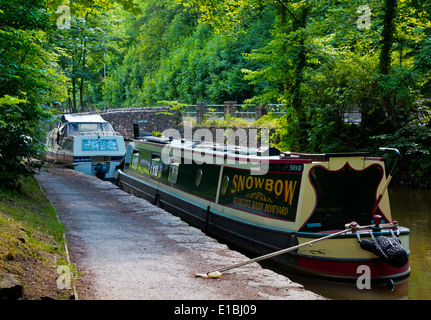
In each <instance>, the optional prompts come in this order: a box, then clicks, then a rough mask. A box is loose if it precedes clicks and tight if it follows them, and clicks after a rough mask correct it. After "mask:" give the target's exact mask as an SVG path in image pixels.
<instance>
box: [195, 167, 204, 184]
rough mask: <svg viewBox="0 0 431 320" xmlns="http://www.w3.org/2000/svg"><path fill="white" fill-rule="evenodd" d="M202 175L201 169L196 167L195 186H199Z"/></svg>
mask: <svg viewBox="0 0 431 320" xmlns="http://www.w3.org/2000/svg"><path fill="white" fill-rule="evenodd" d="M202 176H203V172H202V169H198V171H197V172H196V178H195V185H196V187H199V186H200V185H201V182H202Z"/></svg>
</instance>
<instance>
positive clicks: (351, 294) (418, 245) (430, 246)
mask: <svg viewBox="0 0 431 320" xmlns="http://www.w3.org/2000/svg"><path fill="white" fill-rule="evenodd" d="M389 197H390V201H391V209H392V219H393V220H397V221H398V223H399V225H400V226H404V227H407V228H409V229H410V275H409V276H408V277H406V278H403V279H401V280H398V281H396V282H395V286H392V285H391V284H390V283H386V282H382V283H371V289H362V290H360V289H358V288H357V286H356V283H355V282H347V283H346V282H334V281H326V280H318V279H316V278H311V277H305V276H300V275H297V274H291V273H289V274H286V273H285V274H286V276H288V277H289V278H290V279H291V280H293V281H295V282H298V283H301V284H302V285H304V287H305V288H306V289H307V290H310V291H313V292H315V293H318V294H320V295H322V296H325V297H327V298H330V299H343V300H345V299H353V300H361V299H368V300H370V299H372V300H398V299H404V300H407V299H408V300H431V190H429V189H420V188H413V187H407V186H401V185H396V184H392V185H391V186H390V189H389Z"/></svg>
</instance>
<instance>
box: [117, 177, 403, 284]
mask: <svg viewBox="0 0 431 320" xmlns="http://www.w3.org/2000/svg"><path fill="white" fill-rule="evenodd" d="M116 178H117V184H118V185H119V186H120V187H121V188H122V189H124V190H125V191H127V192H129V193H131V194H134V195H136V196H138V197H142V198H145V199H146V200H148V201H150V202H152V203H154V204H156V205H158V206H160V207H162V208H164V209H166V210H167V211H169V212H171V213H173V214H174V215H176V216H178V217H180V218H181V219H183V220H184V221H186V222H188V223H189V224H191V225H192V226H195V227H197V228H199V229H201V230H203V231H205V232H207V233H208V234H210V235H212V236H214V237H216V238H217V239H220V240H222V241H225V242H227V243H228V244H233V245H236V246H238V247H241V248H243V249H244V250H246V251H248V252H250V253H251V254H253V255H264V254H268V253H272V252H275V251H278V250H281V249H285V248H290V247H293V246H296V245H298V244H302V243H304V242H307V241H310V240H313V238H314V239H316V238H319V237H323V236H325V235H327V233H311V232H305V233H301V232H298V231H294V230H285V229H281V228H276V227H269V226H264V225H261V224H257V223H252V222H250V221H245V220H243V219H240V218H238V217H235V216H232V215H229V214H226V211H224V210H223V206H221V205H219V204H216V203H214V202H211V201H209V200H207V199H202V198H200V197H196V196H193V195H190V194H189V193H187V192H183V191H180V190H177V189H173V188H170V187H169V186H166V185H163V184H161V183H155V182H154V180H152V179H150V178H148V179H146V178H145V177H143V176H140V175H136V174H133V173H132V174H131V173H130V172H128V173H125V172H124V171H122V170H118V171H117V177H116ZM361 234H362V235H361V237H362V238H370V235H369V234H367V233H366V232H365V233H361ZM384 235H390V233H389V231H388V232H386V233H385V234H384ZM408 237H409V231H408V229H405V228H403V232H402V234H401V236H400V239H402V243H403V246H404V247H405V248H408ZM311 248H312V249H311ZM271 260H272V262H274V263H276V264H278V265H280V266H282V267H283V268H286V269H289V270H294V271H297V272H301V273H305V274H310V275H313V276H321V277H328V278H338V279H353V280H355V279H358V277H359V276H361V274H362V273H361V271H360V270H362V269H361V268H360V267H361V266H362V267H363V266H366V267H368V268H369V275H370V277H371V279H394V278H399V277H403V276H406V275H408V274H409V272H410V269H409V265H408V263H407V264H406V265H404V266H403V267H402V268H394V267H391V266H390V265H388V264H387V263H386V262H385V261H383V260H382V259H381V258H378V257H377V256H375V255H374V254H372V253H370V252H367V251H365V250H362V249H361V248H360V246H359V243H358V240H357V236H356V235H355V234H349V235H346V236H344V237H343V236H339V237H337V238H334V239H329V240H325V241H322V242H319V243H316V244H314V245H313V246H312V247H308V246H307V247H305V249H304V247H303V248H301V249H299V250H295V251H293V252H290V253H287V254H282V255H279V256H276V257H274V258H272V259H271Z"/></svg>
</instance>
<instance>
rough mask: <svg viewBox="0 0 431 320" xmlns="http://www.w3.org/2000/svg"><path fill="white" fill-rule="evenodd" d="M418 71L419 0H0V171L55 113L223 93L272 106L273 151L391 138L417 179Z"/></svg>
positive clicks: (427, 132)
mask: <svg viewBox="0 0 431 320" xmlns="http://www.w3.org/2000/svg"><path fill="white" fill-rule="evenodd" d="M430 80H431V3H430V2H429V0H368V1H363V0H361V1H359V0H298V1H296V0H134V1H133V0H117V1H114V0H76V1H73V0H72V1H60V0H49V1H48V0H0V174H1V176H0V181H1V182H2V184H3V185H6V184H9V185H14V184H16V182H17V181H18V180H17V178H16V177H18V176H19V175H22V174H31V173H33V172H34V171H35V170H36V169H38V168H39V167H40V165H41V163H40V162H39V161H37V160H35V158H37V155H38V154H39V153H40V152H41V151H43V147H42V145H41V143H40V141H41V140H42V137H43V135H44V128H45V126H44V123H46V121H49V120H50V119H51V118H52V115H53V114H54V113H56V112H64V111H66V110H67V111H70V112H80V111H86V110H90V109H92V110H93V109H101V110H102V109H105V108H120V107H141V106H156V105H157V104H158V102H159V101H179V102H181V103H184V104H195V103H196V102H199V101H204V102H207V103H210V104H211V103H214V104H219V103H223V101H227V100H235V101H238V102H239V103H246V104H259V105H265V104H269V103H277V104H283V105H284V111H285V115H284V116H279V117H276V116H274V115H273V114H271V113H270V114H269V115H267V116H266V117H265V118H264V119H263V120H262V121H261V124H262V125H264V124H265V122H267V123H270V124H271V125H272V126H275V127H276V132H275V134H274V135H273V137H274V141H273V143H275V144H277V145H278V146H279V147H280V148H282V149H284V150H292V151H298V152H345V151H370V152H372V153H373V154H376V155H378V154H379V152H378V149H377V148H378V147H379V146H391V147H396V148H399V149H400V151H401V152H402V154H403V161H402V167H401V168H400V169H399V172H398V173H397V176H398V178H400V179H404V180H412V181H415V182H421V183H424V184H430V185H431V154H430V152H431V139H430V138H431V118H430V116H431V114H430V111H431V81H430ZM352 111H354V112H359V113H360V114H361V117H362V121H361V122H360V123H356V124H354V123H349V122H346V121H345V120H344V116H345V114H346V113H349V112H352ZM388 160H390V159H388Z"/></svg>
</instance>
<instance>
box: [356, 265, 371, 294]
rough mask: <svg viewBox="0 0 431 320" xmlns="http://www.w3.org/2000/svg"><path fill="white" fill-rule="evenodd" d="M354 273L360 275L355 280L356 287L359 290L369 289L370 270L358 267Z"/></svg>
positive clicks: (365, 266) (366, 267) (361, 266)
mask: <svg viewBox="0 0 431 320" xmlns="http://www.w3.org/2000/svg"><path fill="white" fill-rule="evenodd" d="M356 273H357V274H360V276H359V277H358V279H357V280H356V287H357V288H358V289H359V290H363V289H367V290H369V289H371V269H370V267H369V266H367V265H360V266H359V267H358V268H357V269H356Z"/></svg>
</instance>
